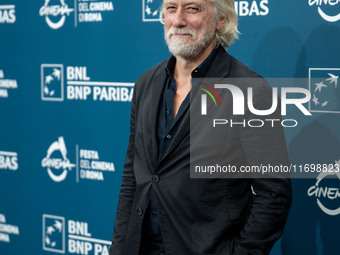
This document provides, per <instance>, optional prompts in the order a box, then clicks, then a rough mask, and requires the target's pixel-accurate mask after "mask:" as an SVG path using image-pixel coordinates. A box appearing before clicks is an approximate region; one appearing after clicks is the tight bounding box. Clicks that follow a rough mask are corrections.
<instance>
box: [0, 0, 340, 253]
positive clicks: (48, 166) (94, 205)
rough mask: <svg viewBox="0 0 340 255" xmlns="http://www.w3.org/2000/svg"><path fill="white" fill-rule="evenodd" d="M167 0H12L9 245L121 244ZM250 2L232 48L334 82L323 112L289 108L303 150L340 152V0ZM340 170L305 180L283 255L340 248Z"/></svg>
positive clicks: (4, 6)
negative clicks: (146, 75)
mask: <svg viewBox="0 0 340 255" xmlns="http://www.w3.org/2000/svg"><path fill="white" fill-rule="evenodd" d="M160 3H161V0H129V1H123V0H110V1H109V0H107V1H105V0H103V1H101V0H36V1H19V0H0V121H1V125H0V254H4V255H7V254H8V255H9V254H11V255H13V254H51V253H65V254H108V248H109V244H110V239H111V235H112V232H113V224H114V219H115V213H116V207H117V202H118V194H119V188H120V184H121V176H122V172H123V164H124V160H125V153H126V148H127V141H128V136H129V114H130V101H131V97H132V93H133V84H134V81H135V80H136V79H137V78H138V76H139V75H140V74H142V73H143V72H144V71H146V70H147V69H149V68H150V67H151V66H153V65H155V64H157V63H159V62H160V61H162V60H164V59H165V58H167V57H169V52H168V49H167V47H166V45H165V42H164V39H163V27H162V25H161V24H160V22H159V20H158V15H159V5H160ZM236 7H237V11H238V14H239V18H240V19H239V30H240V31H241V33H242V34H241V35H240V39H239V40H238V41H236V43H235V44H234V45H232V47H231V48H230V50H229V52H230V53H231V54H232V55H234V56H235V57H236V58H238V59H239V60H241V61H242V62H244V63H245V64H246V65H248V66H250V67H251V68H252V69H254V70H255V71H256V72H258V73H259V74H261V75H262V76H264V77H276V78H304V79H305V81H306V82H305V83H302V85H301V86H302V87H304V88H306V89H310V90H311V93H312V94H313V93H314V94H313V95H317V96H318V97H319V98H321V95H318V94H315V93H316V91H315V90H314V85H313V84H312V85H311V88H309V83H310V82H308V81H311V79H314V78H315V79H319V80H320V81H319V82H322V81H323V82H324V83H325V84H326V85H327V86H328V87H332V88H333V89H332V90H330V91H329V93H328V94H323V98H322V101H320V104H319V105H316V104H314V105H313V103H311V104H310V105H309V109H310V110H311V112H312V114H313V115H312V117H301V116H300V115H299V114H298V113H297V112H295V111H294V109H293V110H291V111H290V112H289V113H288V116H290V117H291V118H294V117H295V118H298V119H299V125H298V126H297V127H296V128H289V129H286V130H285V132H286V138H287V143H288V147H289V154H290V159H291V161H292V162H293V163H296V164H300V163H313V162H318V163H335V162H336V161H338V160H340V133H339V128H340V116H339V113H340V110H339V108H340V107H339V105H340V104H339V100H340V92H339V90H340V88H339V87H340V86H338V87H337V86H336V85H337V82H338V78H336V77H338V76H339V73H340V47H339V45H340V21H339V20H340V1H337V0H328V1H327V0H322V1H321V0H300V1H285V0H247V1H236ZM332 77H335V78H333V80H329V79H330V78H332ZM327 82H328V83H327ZM320 100H321V99H320ZM325 102H328V103H325ZM321 103H322V104H321ZM298 115H299V116H298ZM339 179H340V178H335V179H334V178H333V179H330V180H325V179H323V180H319V181H317V180H318V179H316V178H309V179H299V180H293V195H294V200H293V205H292V209H291V213H290V216H289V219H288V223H287V225H286V228H285V231H284V235H283V237H282V239H281V240H280V241H279V242H277V244H276V245H275V247H274V249H273V251H272V255H279V254H283V255H295V254H296V255H301V254H309V255H314V254H315V255H316V254H318V255H321V254H324V255H334V254H340V246H339V245H338V234H339V229H340V215H339V214H340V211H339V209H338V208H339V206H340V193H339V188H340V180H339Z"/></svg>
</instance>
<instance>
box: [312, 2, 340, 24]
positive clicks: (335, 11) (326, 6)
mask: <svg viewBox="0 0 340 255" xmlns="http://www.w3.org/2000/svg"><path fill="white" fill-rule="evenodd" d="M308 4H309V6H317V7H318V13H319V15H320V16H321V17H322V18H323V19H324V20H326V21H328V22H337V21H339V20H340V11H339V9H340V8H339V4H340V0H309V1H308Z"/></svg>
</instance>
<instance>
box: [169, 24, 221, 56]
mask: <svg viewBox="0 0 340 255" xmlns="http://www.w3.org/2000/svg"><path fill="white" fill-rule="evenodd" d="M213 25H214V24H213ZM173 34H190V35H191V40H192V42H191V43H188V42H187V40H188V39H187V38H177V37H172V35H173ZM164 38H165V41H166V43H167V45H168V48H169V51H170V52H171V53H172V54H173V55H174V56H175V57H182V58H184V59H187V60H196V59H198V58H199V57H200V56H201V55H202V54H203V52H204V51H205V50H206V49H207V47H208V46H209V45H210V44H211V42H212V41H213V40H214V39H215V30H214V27H213V26H211V27H209V28H208V33H207V34H205V35H201V36H199V37H197V35H196V32H195V31H194V30H191V29H188V28H176V27H171V28H170V29H169V31H168V32H167V33H165V35H164Z"/></svg>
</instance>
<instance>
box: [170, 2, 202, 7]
mask: <svg viewBox="0 0 340 255" xmlns="http://www.w3.org/2000/svg"><path fill="white" fill-rule="evenodd" d="M165 4H174V5H177V4H176V3H175V2H173V1H166V2H165ZM190 4H197V5H200V6H203V3H202V1H192V2H188V3H184V6H187V5H190Z"/></svg>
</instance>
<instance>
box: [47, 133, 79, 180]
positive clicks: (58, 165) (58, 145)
mask: <svg viewBox="0 0 340 255" xmlns="http://www.w3.org/2000/svg"><path fill="white" fill-rule="evenodd" d="M55 151H60V153H61V155H62V158H51V156H52V154H53V153H54V152H55ZM41 165H42V167H46V168H47V173H48V175H49V176H50V177H51V179H52V180H53V181H55V182H61V181H63V180H65V178H66V176H67V172H68V171H71V170H72V167H75V164H72V163H70V160H69V159H68V158H67V150H66V146H65V141H64V138H63V137H59V138H58V141H56V142H54V143H52V144H51V146H50V147H49V148H48V150H47V155H46V157H45V158H44V159H43V160H42V161H41ZM52 168H54V169H55V172H59V171H60V170H62V172H61V173H60V174H59V175H57V174H55V173H54V171H52Z"/></svg>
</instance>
